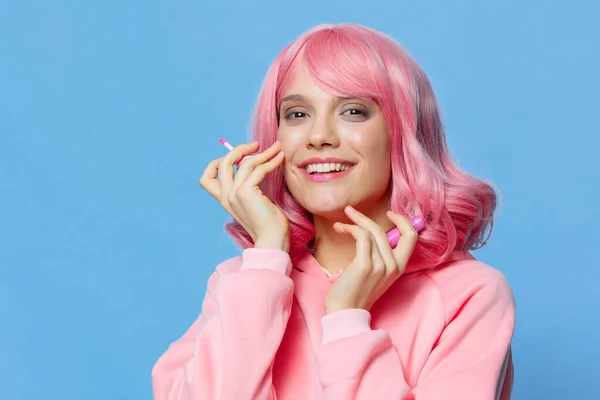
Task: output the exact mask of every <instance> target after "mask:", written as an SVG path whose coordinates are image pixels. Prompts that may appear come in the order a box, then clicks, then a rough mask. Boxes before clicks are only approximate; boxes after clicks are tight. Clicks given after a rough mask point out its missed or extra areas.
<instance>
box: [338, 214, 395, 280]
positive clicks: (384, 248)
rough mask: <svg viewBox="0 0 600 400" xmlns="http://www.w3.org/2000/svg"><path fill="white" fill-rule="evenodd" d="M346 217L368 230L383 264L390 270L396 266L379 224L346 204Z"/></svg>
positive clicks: (390, 248) (388, 243)
mask: <svg viewBox="0 0 600 400" xmlns="http://www.w3.org/2000/svg"><path fill="white" fill-rule="evenodd" d="M344 211H345V212H346V215H348V218H350V219H351V220H352V222H354V223H355V224H356V225H358V226H360V227H361V228H363V229H365V230H367V231H369V233H370V234H371V237H372V238H373V241H374V242H375V245H376V246H377V250H378V253H379V255H380V257H381V260H382V261H383V263H384V265H385V266H386V268H387V269H388V270H390V272H391V271H392V270H394V269H396V268H397V265H396V260H395V258H394V255H393V253H392V247H391V246H390V242H389V240H388V238H387V236H386V234H385V231H384V230H383V228H382V227H381V226H379V224H377V223H376V222H375V221H373V220H372V219H371V218H369V217H367V216H366V215H364V214H363V213H361V212H360V211H358V210H356V209H355V208H353V207H351V206H348V207H346V208H345V209H344Z"/></svg>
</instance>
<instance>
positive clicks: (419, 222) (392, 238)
mask: <svg viewBox="0 0 600 400" xmlns="http://www.w3.org/2000/svg"><path fill="white" fill-rule="evenodd" d="M410 223H411V224H412V226H413V227H414V228H415V229H416V230H417V232H419V231H421V230H422V229H423V228H425V221H424V220H423V218H421V217H419V216H418V215H417V216H414V217H412V218H411V219H410ZM385 235H386V236H387V238H388V240H389V242H390V246H392V249H394V248H396V246H397V245H398V240H400V236H402V234H401V233H400V231H399V230H398V228H392V229H390V230H389V231H387V232H386V234H385Z"/></svg>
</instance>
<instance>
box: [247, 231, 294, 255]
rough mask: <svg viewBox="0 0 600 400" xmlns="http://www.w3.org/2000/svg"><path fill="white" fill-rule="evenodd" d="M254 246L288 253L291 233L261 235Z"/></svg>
mask: <svg viewBox="0 0 600 400" xmlns="http://www.w3.org/2000/svg"><path fill="white" fill-rule="evenodd" d="M254 247H255V248H257V249H278V250H283V251H285V252H286V253H288V252H289V251H290V238H289V235H278V236H269V237H261V238H258V239H257V240H256V242H255V243H254Z"/></svg>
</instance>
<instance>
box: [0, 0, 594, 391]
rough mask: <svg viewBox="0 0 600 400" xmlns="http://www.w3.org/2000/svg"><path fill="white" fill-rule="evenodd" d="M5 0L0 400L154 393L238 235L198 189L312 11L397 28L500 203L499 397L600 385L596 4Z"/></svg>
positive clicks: (453, 136)
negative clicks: (161, 368)
mask: <svg viewBox="0 0 600 400" xmlns="http://www.w3.org/2000/svg"><path fill="white" fill-rule="evenodd" d="M250 3H252V2H241V1H240V2H231V1H217V0H214V1H202V0H201V1H190V0H171V1H123V2H118V1H115V0H110V1H106V0H105V1H100V0H96V1H65V0H55V1H46V2H42V1H26V0H21V1H16V0H13V1H8V2H6V1H3V2H1V3H0V179H1V188H0V272H1V279H0V323H1V329H0V346H1V347H0V382H1V384H0V398H1V399H7V400H8V399H11V400H17V399H28V400H29V399H62V400H67V399H78V400H79V399H88V400H92V399H149V398H151V396H152V393H151V380H150V373H151V369H152V366H153V365H154V363H155V361H156V360H157V359H158V357H159V356H160V355H161V354H162V353H163V352H164V351H165V350H166V348H167V347H168V345H169V343H170V342H172V341H174V340H176V339H177V338H178V337H179V336H180V335H181V334H183V332H184V331H185V330H186V329H187V328H188V327H189V325H191V323H192V322H193V321H194V320H195V318H196V317H197V315H198V313H199V312H200V308H201V302H202V298H203V296H204V291H205V288H206V280H207V278H208V276H209V274H210V273H211V272H212V270H213V269H214V267H215V266H216V265H217V264H218V263H219V262H220V261H222V260H223V259H225V258H228V257H232V256H234V255H235V254H238V253H239V251H238V249H237V248H236V247H235V246H234V245H233V243H232V242H231V241H230V239H229V238H228V237H227V236H226V234H225V233H224V231H223V224H224V223H225V222H226V221H227V220H228V215H227V214H226V213H225V212H224V211H223V210H222V209H221V208H220V206H219V204H218V203H217V202H216V201H214V200H213V199H212V198H211V197H210V196H209V195H208V194H207V193H206V192H204V191H203V190H202V189H201V188H200V186H199V185H198V179H199V177H200V175H201V173H202V171H203V170H204V168H205V166H206V163H207V162H208V161H209V160H210V159H213V158H216V157H219V156H221V155H222V154H224V152H225V149H224V148H223V147H222V146H221V145H220V144H219V143H218V141H217V138H218V137H220V136H223V137H225V138H227V139H228V140H229V141H230V142H231V143H232V144H238V143H240V142H242V141H244V140H245V139H246V138H247V128H248V122H249V118H250V114H251V111H252V108H253V105H254V101H255V99H256V96H257V94H258V91H259V88H260V85H261V83H262V79H263V77H264V74H265V72H266V70H267V68H268V65H269V64H270V63H271V61H272V60H273V58H274V57H275V55H276V54H277V53H278V52H279V51H280V50H281V49H282V48H283V47H284V46H285V45H286V44H288V43H289V42H290V41H292V40H294V39H295V38H296V37H297V36H298V35H299V34H300V33H302V32H303V31H305V30H307V29H309V28H311V27H313V26H314V25H316V24H319V23H323V22H334V23H338V22H354V23H359V24H363V25H367V26H370V27H372V28H375V29H378V30H381V31H383V32H385V33H387V34H389V35H391V36H393V37H394V38H395V39H397V40H398V41H399V42H400V43H401V44H402V45H403V46H404V47H405V48H406V49H407V50H408V51H409V52H410V53H411V54H412V55H413V56H414V57H415V58H416V60H417V61H418V62H419V63H420V64H421V65H422V66H423V68H424V70H425V71H426V73H427V74H428V75H429V77H430V79H431V81H432V84H433V86H434V89H435V91H436V93H437V96H438V98H439V101H440V105H441V109H442V112H443V115H444V120H445V123H446V126H447V135H448V141H449V144H450V147H451V150H452V153H453V155H454V157H455V158H456V159H457V160H458V162H459V163H460V165H461V166H462V167H464V168H465V169H466V170H467V171H468V172H470V173H472V174H474V175H476V176H479V177H482V178H487V179H490V180H492V181H494V182H495V183H496V184H497V185H498V186H499V188H500V190H501V192H502V195H503V198H504V208H503V209H502V211H501V212H500V214H499V217H498V219H497V222H496V225H495V228H494V233H493V235H492V238H491V240H490V242H489V244H488V246H487V247H485V248H484V249H482V250H480V251H478V252H477V253H476V256H477V257H478V258H480V259H481V260H482V261H484V262H487V263H488V264H490V265H493V266H494V267H496V268H498V269H500V270H501V271H503V272H504V273H505V275H506V276H507V277H508V279H509V281H510V282H511V284H512V286H513V288H514V292H515V296H516V299H517V303H518V320H517V329H516V333H515V337H514V362H515V367H516V384H515V390H514V398H515V399H567V398H568V399H598V398H600V390H599V388H598V385H597V379H598V376H599V375H600V368H599V367H598V358H599V357H600V346H599V345H598V329H599V327H600V326H599V325H600V324H599V318H598V316H599V315H600V310H599V308H600V295H599V294H598V290H597V286H598V280H599V278H600V274H599V272H598V266H599V263H598V257H597V252H594V251H593V250H594V249H597V248H598V247H597V246H598V233H597V230H598V207H597V206H596V199H597V194H598V184H599V183H600V176H599V175H600V173H599V170H600V168H598V166H597V158H598V148H599V145H600V140H599V132H598V128H597V115H598V114H597V112H598V111H597V109H598V104H600V96H599V93H600V85H599V83H600V79H599V78H598V71H600V65H599V64H600V63H599V60H600V55H599V52H598V50H599V47H600V46H599V43H598V38H599V37H600V32H599V29H598V25H597V21H596V19H597V16H598V11H599V7H598V5H597V4H598V3H597V2H596V3H594V2H592V1H588V2H585V1H545V2H542V1H536V2H532V1H529V2H528V1H516V0H514V1H486V2H477V1H464V0H463V1H452V2H445V1H420V2H415V1H389V2H377V1H375V2H358V1H349V0H346V1H329V2H325V1H313V0H305V1H303V2H300V3H287V2H264V1H263V2H258V3H253V4H250Z"/></svg>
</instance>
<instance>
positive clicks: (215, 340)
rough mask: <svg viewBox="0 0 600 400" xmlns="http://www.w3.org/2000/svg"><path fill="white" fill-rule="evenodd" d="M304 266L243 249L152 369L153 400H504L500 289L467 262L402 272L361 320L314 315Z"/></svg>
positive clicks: (310, 268)
mask: <svg viewBox="0 0 600 400" xmlns="http://www.w3.org/2000/svg"><path fill="white" fill-rule="evenodd" d="M334 280H335V276H334V277H328V276H327V275H326V274H325V273H324V272H323V270H322V269H321V267H320V266H319V265H318V263H317V262H316V260H315V259H314V257H312V256H310V255H309V256H307V257H305V258H304V259H303V260H302V261H301V262H300V263H298V265H297V266H294V268H292V265H291V262H290V258H289V255H288V253H286V252H284V251H281V250H276V249H255V248H250V249H246V250H244V252H243V254H242V255H241V256H238V257H235V258H231V259H229V260H226V261H224V262H223V263H221V264H220V265H219V266H218V267H217V268H216V271H215V272H214V273H213V274H212V275H211V277H210V278H209V281H208V289H207V293H206V296H205V298H204V302H203V306H202V313H201V314H200V316H199V317H198V319H197V320H196V321H195V322H194V324H193V325H192V326H191V327H190V328H189V329H188V331H187V332H186V333H185V334H184V335H183V336H182V337H181V338H180V339H179V340H177V341H176V342H174V343H172V344H171V345H170V346H169V348H168V349H167V350H166V352H165V353H164V354H163V355H162V356H161V357H160V358H159V359H158V361H157V362H156V364H155V366H154V368H153V370H152V387H153V391H154V399H155V400H205V399H219V400H251V399H270V400H275V399H278V400H291V399H298V400H312V399H328V400H347V399H358V400H374V399H382V400H400V399H416V400H434V399H435V400H443V399H460V400H469V399H474V400H487V399H502V400H504V399H509V398H510V393H511V390H512V382H513V367H512V360H511V351H510V342H511V339H512V335H513V330H514V323H515V305H514V299H513V294H512V290H511V288H510V286H509V284H508V283H507V281H506V279H505V277H504V276H503V275H502V274H501V273H500V272H498V271H497V270H495V269H493V268H491V267H489V266H487V265H486V264H484V263H482V262H479V261H475V260H473V259H465V260H460V261H453V262H450V263H447V264H445V265H443V266H441V267H439V268H436V269H433V270H422V271H416V272H411V273H406V274H404V275H403V276H401V277H400V278H399V279H398V280H397V281H396V283H395V284H394V285H393V286H392V287H391V288H390V289H388V291H387V292H386V293H385V294H384V295H383V296H382V297H381V298H380V299H379V300H378V301H377V303H375V305H374V306H373V308H372V309H371V311H370V312H368V311H366V310H361V309H351V310H342V311H338V312H335V313H332V314H329V315H325V312H324V306H323V301H324V298H325V294H326V293H327V290H328V289H329V288H330V287H331V285H332V283H333V281H334Z"/></svg>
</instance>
